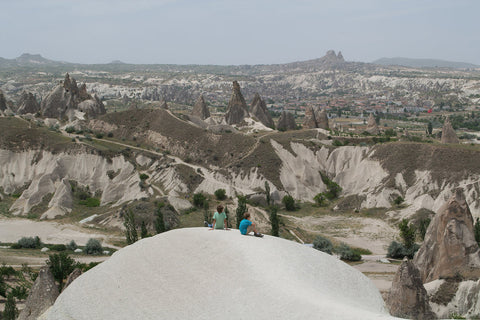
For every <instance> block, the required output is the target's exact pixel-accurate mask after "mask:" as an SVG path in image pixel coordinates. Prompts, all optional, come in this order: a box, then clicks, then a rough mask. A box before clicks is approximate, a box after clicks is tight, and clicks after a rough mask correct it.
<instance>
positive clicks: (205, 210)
mask: <svg viewBox="0 0 480 320" xmlns="http://www.w3.org/2000/svg"><path fill="white" fill-rule="evenodd" d="M209 208H210V205H209V204H208V201H204V202H203V220H204V221H207V223H208V224H210V223H212V215H211V214H210V212H209V211H208V209H209Z"/></svg>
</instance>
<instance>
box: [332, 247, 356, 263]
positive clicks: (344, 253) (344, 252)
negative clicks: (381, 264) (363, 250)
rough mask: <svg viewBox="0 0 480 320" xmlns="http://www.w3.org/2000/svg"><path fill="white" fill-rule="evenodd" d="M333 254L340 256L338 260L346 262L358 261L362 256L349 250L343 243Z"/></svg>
mask: <svg viewBox="0 0 480 320" xmlns="http://www.w3.org/2000/svg"><path fill="white" fill-rule="evenodd" d="M335 252H336V253H337V254H338V255H339V256H340V259H342V260H346V261H360V260H361V259H362V256H361V255H360V254H359V253H358V252H356V251H355V250H353V249H352V248H350V247H349V246H348V245H346V244H345V243H342V244H340V245H339V246H338V247H337V248H336V249H335Z"/></svg>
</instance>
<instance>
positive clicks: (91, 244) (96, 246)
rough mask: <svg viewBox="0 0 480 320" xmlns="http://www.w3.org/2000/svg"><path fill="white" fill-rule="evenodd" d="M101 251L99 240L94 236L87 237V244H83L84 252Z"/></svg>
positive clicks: (93, 252) (95, 252)
mask: <svg viewBox="0 0 480 320" xmlns="http://www.w3.org/2000/svg"><path fill="white" fill-rule="evenodd" d="M102 252H103V248H102V245H101V243H100V241H98V240H97V239H94V238H90V239H88V242H87V245H86V246H85V253H86V254H101V253H102Z"/></svg>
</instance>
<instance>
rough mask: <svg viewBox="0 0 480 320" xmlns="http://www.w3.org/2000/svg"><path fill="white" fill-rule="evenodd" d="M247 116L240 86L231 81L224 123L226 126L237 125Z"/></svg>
mask: <svg viewBox="0 0 480 320" xmlns="http://www.w3.org/2000/svg"><path fill="white" fill-rule="evenodd" d="M248 116H249V113H248V109H247V104H246V103H245V99H244V98H243V95H242V92H241V91H240V85H239V84H238V82H237V81H233V90H232V97H231V98H230V101H229V102H228V107H227V113H226V114H225V121H226V122H227V124H230V125H232V124H238V123H240V122H242V121H243V119H245V118H246V117H248Z"/></svg>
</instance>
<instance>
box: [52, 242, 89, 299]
mask: <svg viewBox="0 0 480 320" xmlns="http://www.w3.org/2000/svg"><path fill="white" fill-rule="evenodd" d="M90 240H92V239H90ZM89 242H90V241H89ZM87 246H88V244H87ZM47 264H48V265H49V266H50V270H51V271H52V274H53V278H55V280H56V281H57V282H58V285H59V288H60V291H61V290H62V287H63V280H65V279H67V277H68V275H69V274H70V273H72V271H73V270H74V269H75V267H76V262H75V260H74V259H72V258H71V257H70V256H68V254H67V253H66V252H61V253H59V254H53V255H50V256H49V257H48V260H47Z"/></svg>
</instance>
